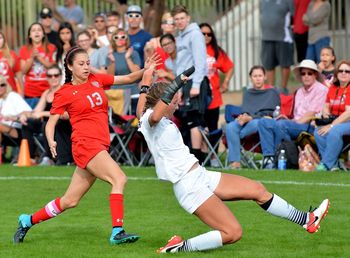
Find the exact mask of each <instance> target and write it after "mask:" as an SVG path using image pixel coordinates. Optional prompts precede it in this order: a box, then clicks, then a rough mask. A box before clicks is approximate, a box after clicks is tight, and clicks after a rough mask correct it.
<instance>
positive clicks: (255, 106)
mask: <svg viewBox="0 0 350 258" xmlns="http://www.w3.org/2000/svg"><path fill="white" fill-rule="evenodd" d="M249 76H250V79H251V82H252V84H253V88H251V89H248V90H247V91H246V92H245V93H244V95H243V103H242V113H241V114H240V115H239V116H238V117H237V118H236V119H235V120H234V121H232V122H230V123H229V124H228V125H227V127H226V140H227V144H228V149H229V153H228V161H229V163H230V164H229V166H230V168H233V169H238V168H240V167H241V163H240V161H241V156H240V146H241V142H240V140H241V139H243V138H244V137H246V136H249V135H252V134H254V133H256V132H257V131H258V121H259V119H260V118H262V117H264V116H272V113H273V111H274V110H275V108H276V106H279V105H280V96H279V93H278V91H277V90H276V89H274V88H272V86H270V85H266V84H265V79H266V76H265V69H264V67H263V66H253V67H252V68H251V69H250V72H249Z"/></svg>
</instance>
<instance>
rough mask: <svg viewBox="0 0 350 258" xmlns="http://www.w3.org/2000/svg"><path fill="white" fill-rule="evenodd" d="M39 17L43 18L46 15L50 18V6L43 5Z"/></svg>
mask: <svg viewBox="0 0 350 258" xmlns="http://www.w3.org/2000/svg"><path fill="white" fill-rule="evenodd" d="M39 15H40V18H42V19H45V18H47V17H49V18H51V17H52V11H51V9H50V8H47V7H45V8H43V9H42V10H41V11H40V14H39Z"/></svg>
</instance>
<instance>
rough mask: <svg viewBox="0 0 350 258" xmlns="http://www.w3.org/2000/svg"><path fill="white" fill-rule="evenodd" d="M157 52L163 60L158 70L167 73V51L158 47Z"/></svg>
mask: <svg viewBox="0 0 350 258" xmlns="http://www.w3.org/2000/svg"><path fill="white" fill-rule="evenodd" d="M155 52H156V53H157V54H158V55H159V56H160V60H161V64H160V65H158V66H157V69H163V70H165V71H166V70H167V69H166V67H165V60H167V59H168V58H169V55H168V54H167V53H165V51H164V50H163V48H161V47H157V48H156V50H155Z"/></svg>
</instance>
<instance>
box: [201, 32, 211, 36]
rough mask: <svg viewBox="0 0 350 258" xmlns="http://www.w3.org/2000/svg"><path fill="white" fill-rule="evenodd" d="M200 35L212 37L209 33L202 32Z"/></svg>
mask: <svg viewBox="0 0 350 258" xmlns="http://www.w3.org/2000/svg"><path fill="white" fill-rule="evenodd" d="M202 34H203V35H204V36H208V37H212V36H213V33H211V32H209V33H208V32H202Z"/></svg>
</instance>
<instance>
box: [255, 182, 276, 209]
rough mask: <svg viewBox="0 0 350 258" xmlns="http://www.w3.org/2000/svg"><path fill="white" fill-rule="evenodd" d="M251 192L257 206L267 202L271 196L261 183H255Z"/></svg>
mask: <svg viewBox="0 0 350 258" xmlns="http://www.w3.org/2000/svg"><path fill="white" fill-rule="evenodd" d="M253 191H254V192H255V194H254V195H255V201H256V202H257V203H258V204H259V205H261V204H263V203H265V202H267V201H268V200H270V199H271V197H272V194H271V193H270V192H269V191H267V189H266V188H265V186H264V185H263V184H262V183H260V182H255V185H254V187H253Z"/></svg>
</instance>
